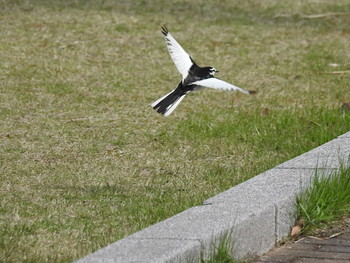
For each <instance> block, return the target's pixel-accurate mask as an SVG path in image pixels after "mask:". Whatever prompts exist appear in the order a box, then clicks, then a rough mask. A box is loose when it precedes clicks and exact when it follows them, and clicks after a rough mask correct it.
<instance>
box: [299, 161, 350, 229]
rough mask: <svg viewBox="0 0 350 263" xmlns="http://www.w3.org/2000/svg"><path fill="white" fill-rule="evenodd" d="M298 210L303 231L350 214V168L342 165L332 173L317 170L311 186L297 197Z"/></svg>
mask: <svg viewBox="0 0 350 263" xmlns="http://www.w3.org/2000/svg"><path fill="white" fill-rule="evenodd" d="M297 211H298V218H300V219H301V220H302V221H303V230H302V231H303V233H312V232H313V231H314V230H315V229H317V228H322V227H325V226H327V225H330V224H332V223H333V222H334V221H335V220H337V219H339V218H340V217H342V216H344V215H349V214H350V168H349V167H348V168H345V167H342V168H341V169H340V171H339V172H334V173H332V174H330V175H323V174H319V172H317V174H316V175H315V177H314V180H313V183H312V185H311V187H310V188H309V189H307V190H306V191H305V192H304V193H303V194H302V195H301V196H300V197H298V198H297Z"/></svg>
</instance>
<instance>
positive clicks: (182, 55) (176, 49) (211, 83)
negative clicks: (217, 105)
mask: <svg viewBox="0 0 350 263" xmlns="http://www.w3.org/2000/svg"><path fill="white" fill-rule="evenodd" d="M162 33H163V35H164V36H165V39H166V44H167V47H168V51H169V54H170V56H171V58H172V59H173V61H174V63H175V66H176V67H177V69H178V70H179V72H180V73H181V75H182V80H181V82H180V83H179V85H178V86H177V88H176V89H174V90H173V91H172V92H170V93H168V94H166V95H165V96H163V97H161V98H160V99H158V100H156V101H155V102H153V103H152V104H151V106H152V107H153V109H155V110H157V112H159V113H161V114H163V115H164V116H168V115H169V114H171V113H172V112H173V111H174V110H175V108H176V107H177V106H178V105H179V103H180V102H181V101H182V100H183V98H184V97H185V96H186V95H187V94H188V93H189V92H191V91H195V90H199V89H202V88H213V89H222V90H239V91H240V92H243V93H245V94H249V91H247V90H244V89H241V88H239V87H236V86H234V85H232V84H230V83H227V82H225V81H223V80H221V79H218V78H215V77H214V74H215V73H216V72H219V71H217V70H216V69H215V68H213V67H199V66H198V65H197V64H196V63H195V62H194V61H193V59H192V58H191V57H190V55H189V54H188V53H187V52H186V51H185V50H184V49H183V48H182V47H181V46H180V44H179V43H177V41H176V40H175V38H174V37H173V36H172V35H171V34H170V33H169V31H168V29H167V28H166V27H165V26H163V27H162Z"/></svg>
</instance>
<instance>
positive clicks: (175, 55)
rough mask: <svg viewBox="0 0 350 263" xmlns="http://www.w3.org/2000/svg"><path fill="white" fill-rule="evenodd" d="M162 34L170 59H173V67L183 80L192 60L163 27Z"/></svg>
mask: <svg viewBox="0 0 350 263" xmlns="http://www.w3.org/2000/svg"><path fill="white" fill-rule="evenodd" d="M162 33H163V35H164V36H165V39H166V44H167V48H168V51H169V54H170V56H171V58H172V59H173V61H174V63H175V66H176V67H177V69H178V71H179V72H180V73H181V75H182V79H185V78H186V77H187V75H188V71H189V69H190V68H191V66H192V65H193V60H192V58H191V57H190V55H189V54H188V53H187V52H186V51H185V50H184V49H183V48H182V47H181V46H180V44H179V43H178V42H177V41H176V40H175V38H174V37H173V36H172V35H171V34H170V33H169V31H168V29H167V28H166V27H165V26H163V27H162Z"/></svg>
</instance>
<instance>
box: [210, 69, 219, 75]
mask: <svg viewBox="0 0 350 263" xmlns="http://www.w3.org/2000/svg"><path fill="white" fill-rule="evenodd" d="M216 72H219V71H218V70H216V69H215V68H209V74H210V75H212V76H214V74H215V73H216Z"/></svg>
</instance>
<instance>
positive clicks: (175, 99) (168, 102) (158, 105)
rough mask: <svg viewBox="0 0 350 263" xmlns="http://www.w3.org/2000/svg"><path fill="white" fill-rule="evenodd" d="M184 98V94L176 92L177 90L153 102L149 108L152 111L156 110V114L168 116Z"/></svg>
mask: <svg viewBox="0 0 350 263" xmlns="http://www.w3.org/2000/svg"><path fill="white" fill-rule="evenodd" d="M185 96H186V93H182V92H178V90H177V89H175V90H173V91H172V92H169V93H168V94H166V95H165V96H163V97H161V98H160V99H158V100H156V101H155V102H153V103H152V104H151V106H152V107H153V109H155V110H157V112H159V113H161V114H163V115H164V116H168V115H170V114H171V113H172V112H173V111H174V110H175V108H176V107H177V106H178V105H179V104H180V102H181V101H182V100H183V99H184V97H185Z"/></svg>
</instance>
